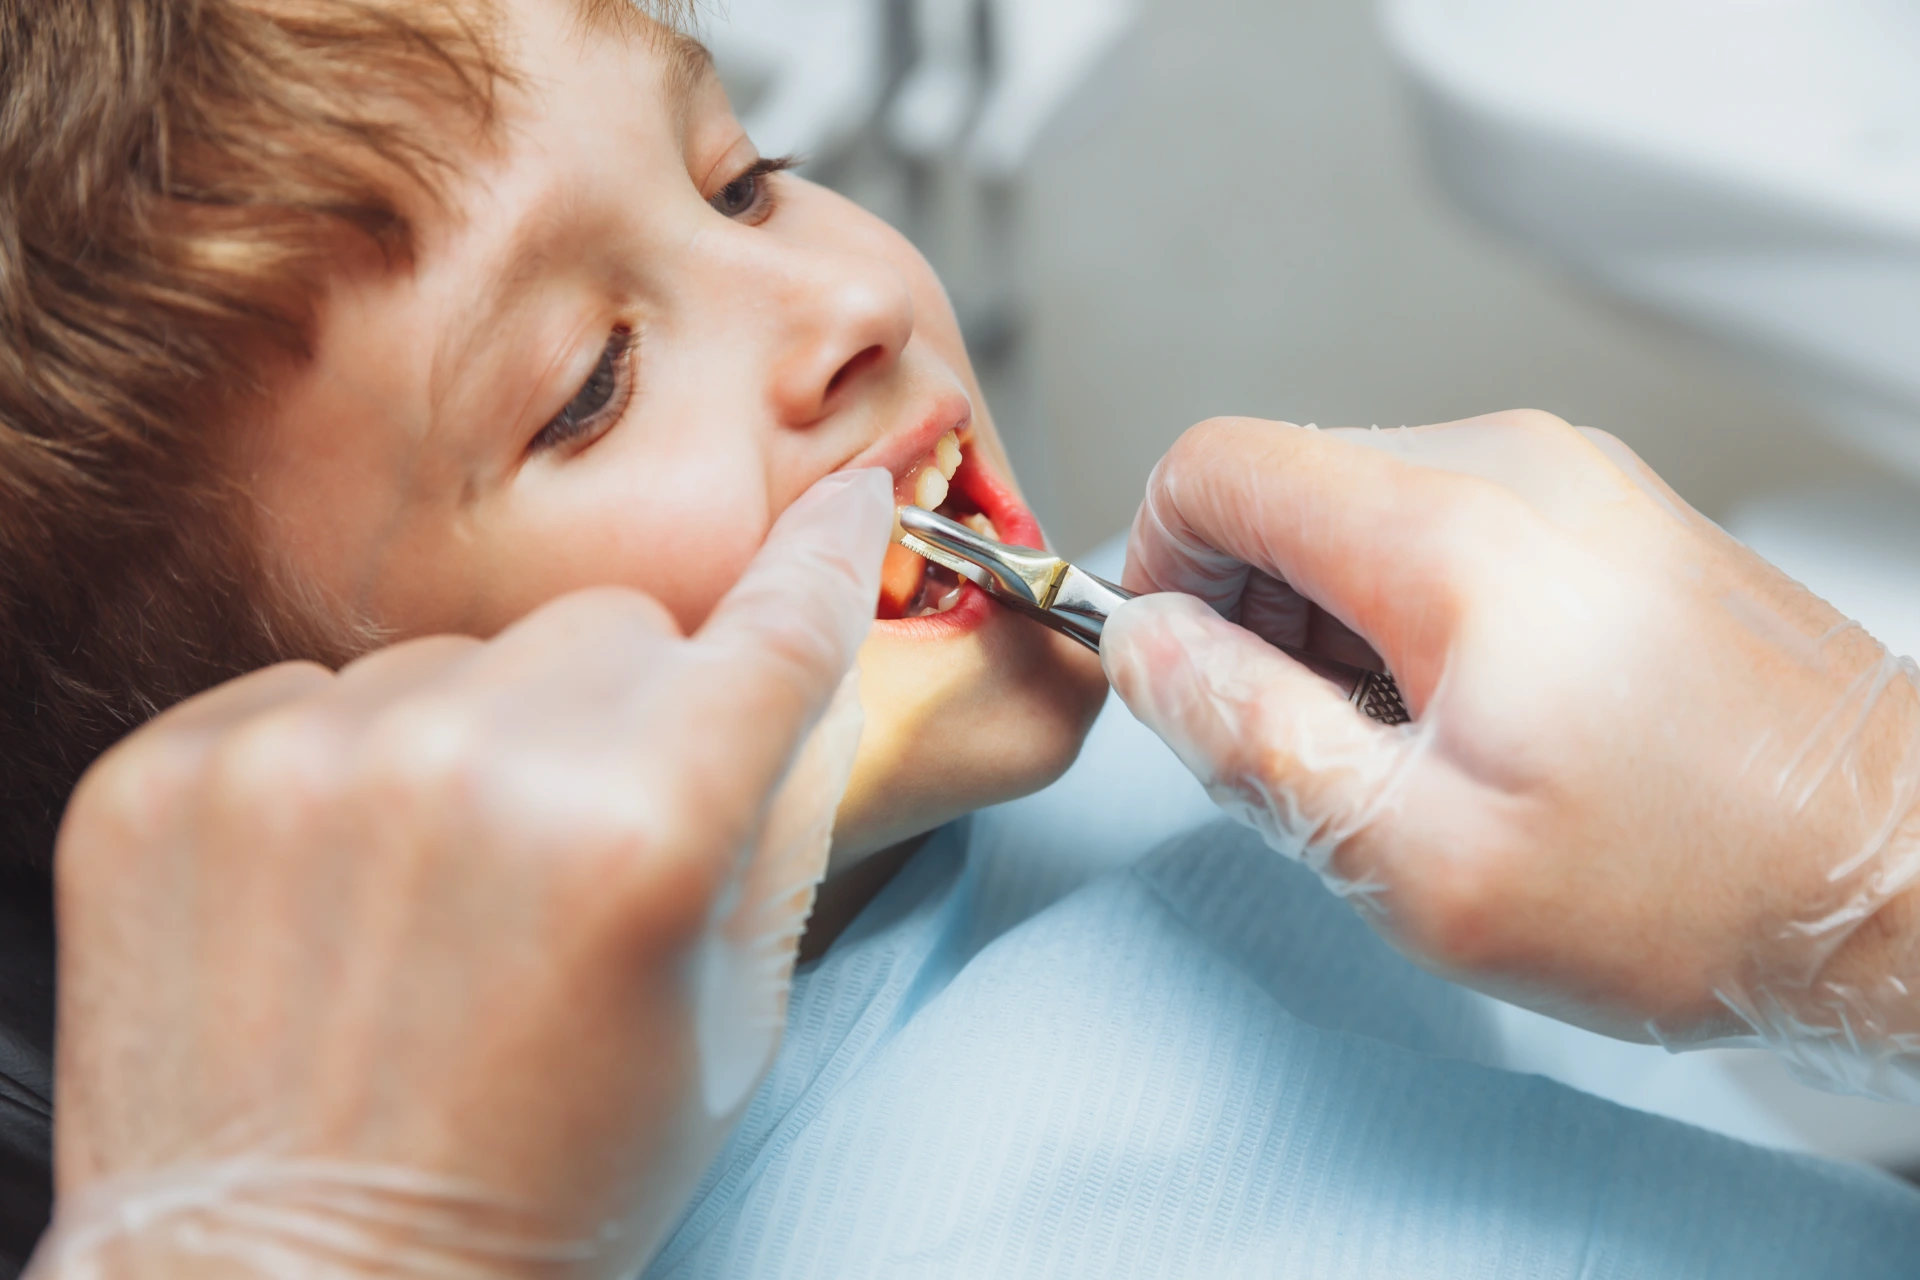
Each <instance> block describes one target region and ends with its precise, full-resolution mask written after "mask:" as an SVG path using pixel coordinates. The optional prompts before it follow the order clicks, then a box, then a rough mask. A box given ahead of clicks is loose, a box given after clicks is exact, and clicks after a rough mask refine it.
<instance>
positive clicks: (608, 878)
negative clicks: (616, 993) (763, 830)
mask: <svg viewBox="0 0 1920 1280" xmlns="http://www.w3.org/2000/svg"><path fill="white" fill-rule="evenodd" d="M576 817H577V818H578V819H579V821H578V822H577V823H576V825H574V826H572V827H571V830H573V832H574V835H575V838H574V840H573V841H571V842H570V843H571V847H570V848H568V849H567V850H566V854H567V856H566V857H564V858H561V859H558V860H556V865H557V866H559V867H563V868H564V871H562V872H561V874H564V875H565V876H566V877H567V880H568V885H569V890H570V892H568V894H567V897H568V898H569V899H572V900H576V901H577V902H578V904H579V907H578V916H577V918H578V919H579V920H580V921H581V922H582V924H583V925H585V924H586V922H588V921H591V920H597V921H599V922H600V926H599V927H600V930H601V931H602V932H603V933H605V934H609V935H611V936H614V937H616V938H618V939H620V940H621V941H622V943H623V944H624V945H627V946H630V947H638V948H643V949H646V950H650V951H662V952H664V951H673V950H678V949H681V948H683V947H685V946H686V945H688V944H689V943H690V942H691V940H692V938H693V937H694V936H695V935H697V934H698V933H699V932H700V930H701V929H703V928H704V927H705V926H706V924H707V922H708V920H709V918H710V914H711V911H712V907H713V903H714V899H715V897H716V895H717V894H718V892H719V890H720V887H721V884H722V882H723V880H724V877H725V875H726V873H727V870H728V868H729V867H731V866H732V865H733V857H732V855H733V854H734V853H735V852H737V850H738V849H739V848H741V847H744V844H745V839H744V836H740V835H739V833H736V832H733V831H731V830H730V827H731V825H732V824H731V823H728V822H726V821H724V820H722V821H719V822H716V819H715V815H714V814H713V813H712V812H710V811H708V810H704V809H702V807H701V806H700V804H699V802H698V800H697V798H696V797H694V796H691V795H689V794H686V793H684V792H682V791H680V790H679V789H676V788H674V787H671V786H667V785H660V784H656V785H653V786H646V785H641V786H636V787H633V788H631V789H626V790H625V791H624V794H623V795H622V797H621V799H620V801H619V802H618V803H614V804H608V805H605V806H602V807H600V808H599V809H598V810H597V811H596V812H594V813H592V814H589V815H576ZM736 837H738V838H736Z"/></svg>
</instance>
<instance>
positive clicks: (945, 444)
mask: <svg viewBox="0 0 1920 1280" xmlns="http://www.w3.org/2000/svg"><path fill="white" fill-rule="evenodd" d="M933 465H934V466H936V467H938V468H940V474H941V475H943V476H945V477H946V478H947V479H949V480H951V479H953V473H954V472H956V471H958V470H959V469H960V433H959V432H958V431H949V432H947V434H945V435H943V436H941V437H940V443H939V444H936V445H935V446H933Z"/></svg>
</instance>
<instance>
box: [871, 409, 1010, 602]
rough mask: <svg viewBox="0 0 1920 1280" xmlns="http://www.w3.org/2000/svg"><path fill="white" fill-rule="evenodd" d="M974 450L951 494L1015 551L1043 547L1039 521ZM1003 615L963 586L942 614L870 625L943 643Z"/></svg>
mask: <svg viewBox="0 0 1920 1280" xmlns="http://www.w3.org/2000/svg"><path fill="white" fill-rule="evenodd" d="M977 449H978V445H969V446H967V454H966V460H965V461H964V462H962V463H961V465H960V470H959V471H958V472H956V473H955V474H954V477H953V488H954V490H955V492H957V493H959V494H961V495H962V496H963V497H965V498H966V499H967V500H968V501H969V502H971V503H973V505H974V506H976V507H978V508H980V510H981V511H982V512H983V513H984V514H985V515H986V517H987V519H989V520H991V521H993V527H994V528H995V529H996V530H998V531H999V533H1000V539H1001V541H1003V542H1006V543H1009V544H1011V545H1013V546H1018V547H1040V546H1043V545H1045V542H1046V536H1045V535H1044V534H1042V533H1041V531H1040V522H1039V521H1038V520H1036V519H1034V515H1033V512H1031V511H1029V510H1028V509H1027V507H1026V504H1025V503H1023V502H1021V501H1020V499H1019V498H1017V497H1015V496H1014V492H1013V488H1012V486H1010V485H1008V484H1007V482H1006V481H1004V480H1002V479H1001V478H1000V477H999V476H997V475H995V474H994V473H993V471H992V470H991V469H990V468H989V467H988V466H987V465H986V464H985V463H984V462H982V461H981V460H980V457H979V454H978V453H977V452H976V450H977ZM1003 612H1005V611H1004V610H1002V609H1001V608H1000V607H999V606H998V605H996V604H994V602H993V600H992V599H991V598H990V597H989V596H988V595H987V593H986V592H984V591H982V590H981V589H980V588H979V587H976V586H974V585H973V584H972V583H971V582H969V583H966V584H964V585H963V586H962V587H961V588H960V602H959V603H958V604H956V605H954V607H953V608H951V609H949V610H947V611H946V612H945V613H933V614H928V615H927V616H926V617H923V618H886V619H878V620H876V621H875V622H874V624H873V626H874V630H875V631H876V632H877V633H878V634H880V635H886V636H897V637H899V638H900V639H903V640H945V639H950V638H952V637H954V636H963V635H971V634H972V633H974V632H976V631H978V630H980V628H982V627H984V626H986V625H987V624H988V623H989V622H991V621H992V620H993V619H994V618H996V617H998V616H999V615H1000V614H1001V613H1003Z"/></svg>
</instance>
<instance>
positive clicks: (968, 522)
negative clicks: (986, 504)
mask: <svg viewBox="0 0 1920 1280" xmlns="http://www.w3.org/2000/svg"><path fill="white" fill-rule="evenodd" d="M960 523H961V524H964V525H965V526H967V528H969V529H971V530H973V531H974V532H975V533H977V534H979V535H980V536H981V537H983V538H991V539H993V540H994V541H995V542H998V541H1000V530H999V529H997V528H995V527H994V523H993V521H991V520H989V519H987V517H986V513H985V512H981V511H976V512H974V513H973V514H972V515H970V516H968V517H967V518H966V519H964V520H962V521H961V522H960Z"/></svg>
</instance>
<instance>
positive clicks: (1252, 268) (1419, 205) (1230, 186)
mask: <svg viewBox="0 0 1920 1280" xmlns="http://www.w3.org/2000/svg"><path fill="white" fill-rule="evenodd" d="M1404 109H1405V108H1404V105H1403V103H1402V100H1401V98H1400V96H1399V93H1398V86H1397V84H1396V82H1395V80H1394V76H1393V72H1392V69H1391V66H1390V64H1389V62H1388V60H1387V56H1386V53H1385V51H1384V48H1383V46H1382V44H1381V42H1380V41H1379V39H1378V37H1377V36H1376V34H1375V29H1374V25H1373V15H1372V8H1371V6H1370V5H1369V4H1367V3H1366V2H1365V0H1148V3H1147V5H1146V16H1145V20H1144V22H1143V24H1142V27H1141V29H1140V30H1139V31H1138V32H1137V33H1136V35H1135V36H1134V38H1133V39H1132V41H1131V42H1130V44H1129V45H1128V46H1127V48H1126V49H1125V50H1124V51H1123V52H1122V54H1121V55H1120V57H1119V58H1118V60H1117V61H1116V63H1115V64H1114V65H1113V66H1112V67H1111V68H1110V69H1109V70H1108V72H1107V73H1106V74H1105V75H1104V76H1103V77H1102V82H1101V83H1100V84H1099V85H1097V86H1096V87H1095V88H1094V90H1093V91H1092V92H1091V94H1090V95H1089V97H1088V99H1087V100H1086V101H1084V102H1082V103H1081V104H1079V105H1078V106H1077V107H1076V108H1075V110H1074V111H1073V112H1071V113H1070V114H1069V115H1068V117H1067V118H1066V119H1064V120H1063V121H1062V122H1061V123H1060V125H1059V127H1057V128H1056V129H1055V131H1054V133H1053V135H1052V136H1051V137H1050V138H1049V139H1048V140H1047V141H1046V143H1045V144H1044V145H1043V146H1042V148H1041V150H1040V153H1039V154H1038V155H1037V157H1036V158H1035V160H1034V162H1033V164H1032V165H1031V167H1030V169H1029V172H1028V173H1027V175H1026V178H1025V181H1024V182H1023V184H1022V195H1021V201H1022V205H1021V212H1020V217H1021V218H1022V220H1023V223H1024V235H1023V236H1022V237H1021V239H1022V240H1023V243H1024V250H1023V251H1024V253H1025V254H1026V261H1025V262H1024V263H1023V264H1022V272H1023V276H1024V281H1025V287H1026V290H1027V292H1028V297H1029V301H1030V306H1031V311H1030V326H1031V327H1030V329H1029V332H1028V337H1029V344H1028V346H1027V349H1026V360H1027V363H1026V369H1027V375H1028V376H1027V379H1026V392H1025V394H1017V393H1016V394H1014V395H1011V396H1009V397H1007V399H1006V403H1004V404H1003V405H1001V406H1000V409H1001V413H1002V416H1003V418H1005V419H1006V420H1007V421H1006V426H1007V427H1008V429H1009V430H1010V431H1011V432H1013V433H1015V434H1016V435H1017V436H1018V437H1019V438H1018V439H1017V440H1016V441H1015V452H1016V456H1017V457H1018V458H1019V459H1020V460H1021V462H1022V466H1023V471H1024V472H1025V473H1027V474H1028V476H1029V479H1030V482H1031V488H1032V489H1033V490H1034V495H1035V498H1036V500H1037V502H1038V505H1040V506H1041V508H1042V512H1043V514H1044V515H1046V516H1048V517H1049V524H1050V527H1051V528H1052V529H1053V531H1054V535H1055V537H1056V539H1057V540H1058V541H1059V543H1060V544H1061V545H1062V546H1063V547H1064V548H1066V549H1068V550H1069V551H1078V550H1082V549H1084V548H1086V547H1088V546H1090V545H1092V544H1093V543H1095V542H1097V541H1099V540H1100V539H1102V538H1103V537H1105V536H1107V535H1108V534H1111V533H1113V532H1116V531H1118V530H1119V529H1121V528H1122V527H1124V525H1125V524H1126V522H1127V521H1128V520H1129V518H1130V517H1131V515H1132V511H1133V507H1134V504H1135V502H1136V501H1137V498H1138V494H1139V491H1140V487H1141V485H1142V483H1143V481H1144V479H1145V476H1146V473H1147V471H1148V469H1149V468H1150V467H1151V465H1152V463H1153V461H1154V460H1155V459H1156V458H1157V457H1159V455H1160V453H1161V452H1162V451H1163V450H1164V449H1165V448H1166V446H1167V445H1168V444H1169V443H1170V442H1171V441H1172V440H1173V439H1174V437H1175V436H1177V435H1178V433H1179V432H1180V430H1181V429H1182V428H1184V427H1185V426H1187V425H1189V424H1190V423H1192V422H1194V421H1197V420H1199V419H1201V418H1204V417H1207V416H1210V415H1213V414H1220V413H1246V414H1254V415H1260V416H1267V417H1281V418H1288V419H1291V420H1294V421H1302V422H1305V421H1315V422H1319V423H1320V424H1322V425H1337V424H1346V425H1352V424H1359V425H1365V424H1369V423H1376V422H1377V423H1380V424H1382V425H1399V424H1401V423H1414V422H1431V421H1443V420H1447V419H1449V418H1454V417H1460V416H1464V415H1467V414H1470V413H1475V412H1481V411H1485V410H1489V409H1495V408H1505V407H1515V406H1521V405H1525V406H1530V407H1536V408H1542V409H1550V410H1552V411H1554V412H1556V413H1560V414H1562V415H1564V416H1567V417H1570V418H1573V419H1575V420H1576V421H1580V422H1583V423H1587V424H1590V425H1594V426H1601V427H1605V428H1607V429H1609V430H1612V431H1614V432H1616V433H1617V434H1619V435H1621V436H1623V437H1625V438H1626V439H1627V441H1628V442H1629V443H1630V444H1632V445H1633V446H1634V447H1635V448H1636V449H1638V450H1640V452H1641V453H1642V454H1644V455H1645V456H1646V457H1647V458H1648V459H1649V460H1650V461H1651V462H1652V463H1653V465H1654V466H1655V468H1656V469H1658V470H1659V471H1661V472H1662V473H1663V474H1664V475H1666V476H1667V477H1668V479H1669V480H1670V481H1672V482H1673V483H1674V485H1675V487H1677V488H1678V489H1679V490H1680V492H1681V493H1683V494H1685V495H1686V496H1687V497H1689V498H1690V499H1692V500H1693V501H1694V502H1695V503H1696V504H1697V505H1699V506H1700V507H1701V508H1702V509H1703V510H1705V511H1706V512H1707V513H1708V514H1709V515H1713V516H1716V517H1720V516H1724V514H1725V513H1727V512H1728V511H1729V510H1731V509H1732V507H1733V506H1734V505H1736V504H1738V503H1740V502H1742V501H1744V500H1746V499H1748V498H1750V497H1752V496H1753V495H1755V494H1761V493H1766V492H1769V491H1772V490H1776V489H1780V488H1784V487H1787V486H1788V485H1796V486H1799V485H1805V484H1807V483H1810V482H1811V483H1818V482H1820V481H1822V480H1833V481H1838V480H1851V479H1855V478H1858V477H1860V476H1862V475H1864V474H1866V473H1867V472H1868V471H1869V469H1870V468H1869V467H1868V464H1866V463H1865V462H1863V461H1861V460H1860V459H1858V458H1857V457H1855V456H1853V455H1851V454H1847V453H1845V452H1843V451H1842V449H1841V446H1839V445H1837V444H1834V443H1832V442H1831V441H1829V440H1828V439H1827V438H1825V437H1823V436H1820V435H1819V434H1818V433H1816V432H1815V431H1814V430H1813V429H1812V428H1811V427H1810V426H1808V425H1807V423H1806V421H1805V420H1804V419H1803V418H1802V417H1800V416H1799V415H1798V414H1797V413H1796V412H1795V411H1793V410H1791V409H1789V408H1787V407H1785V406H1783V405H1781V404H1779V403H1777V402H1775V401H1772V400H1770V399H1768V398H1766V397H1764V396H1762V395H1761V394H1760V393H1758V392H1756V391H1752V390H1749V389H1747V388H1745V387H1744V386H1743V385H1742V384H1741V383H1740V382H1739V380H1738V378H1737V377H1736V376H1735V375H1733V374H1731V373H1728V372H1726V371H1724V370H1723V369H1722V367H1721V366H1720V365H1719V364H1718V363H1717V361H1716V360H1715V359H1714V358H1713V357H1712V356H1711V355H1710V354H1709V353H1707V352H1705V351H1703V350H1701V349H1700V348H1698V347H1697V346H1695V345H1694V344H1693V343H1692V341H1691V340H1690V339H1687V338H1685V337H1683V336H1681V335H1679V334H1677V333H1675V332H1674V331H1671V330H1669V329H1667V328H1665V327H1663V326H1662V325H1660V324H1659V323H1657V322H1655V321H1652V320H1649V319H1646V318H1643V317H1641V316H1638V315H1635V314H1630V313H1627V312H1625V311H1623V310H1620V309H1617V308H1615V307H1614V306H1613V305H1612V304H1610V303H1605V302H1602V301H1599V300H1596V299H1594V298H1592V297H1591V296H1590V295H1587V294H1585V293H1583V292H1581V291H1579V290H1578V289H1577V288H1576V287H1575V286H1572V285H1570V284H1566V283H1563V282H1561V281H1560V280H1559V279H1557V278H1556V277H1554V276H1553V275H1552V274H1551V273H1550V272H1549V271H1547V270H1546V269H1543V268H1541V267H1538V266H1536V265H1535V264H1533V263H1531V262H1528V261H1524V260H1521V259H1520V258H1518V257H1516V256H1515V254H1514V253H1513V252H1512V251H1511V250H1509V249H1507V248H1506V247H1504V246H1501V245H1498V244H1495V243H1493V242H1492V241H1490V240H1489V239H1487V238H1486V237H1484V236H1483V235H1482V234H1481V233H1480V232H1478V231H1477V230H1476V229H1474V228H1472V227H1470V226H1468V225H1467V224H1466V223H1465V222H1464V220H1463V219H1461V218H1460V217H1458V216H1457V215H1455V214H1454V213H1453V211H1452V210H1451V209H1450V208H1448V207H1446V206H1444V205H1443V204H1442V203H1441V201H1440V199H1439V197H1438V196H1437V195H1435V194H1434V193H1433V191H1432V189H1431V186H1430V184H1429V183H1428V182H1427V181H1426V178H1425V175H1424V173H1423V172H1422V170H1421V168H1420V162H1419V158H1418V156H1417V153H1416V151H1415V149H1414V146H1413V142H1412V138H1411V131H1410V128H1409V126H1408V123H1407V121H1406V120H1405V119H1404ZM1016 390H1017V387H1016ZM1035 424H1043V426H1044V429H1036V425H1035Z"/></svg>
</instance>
